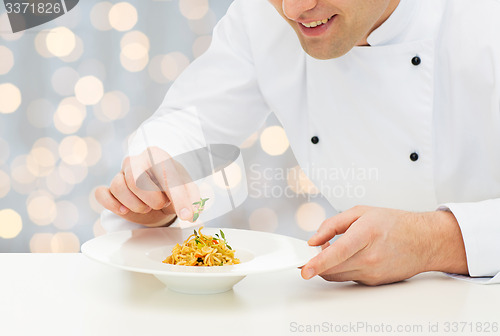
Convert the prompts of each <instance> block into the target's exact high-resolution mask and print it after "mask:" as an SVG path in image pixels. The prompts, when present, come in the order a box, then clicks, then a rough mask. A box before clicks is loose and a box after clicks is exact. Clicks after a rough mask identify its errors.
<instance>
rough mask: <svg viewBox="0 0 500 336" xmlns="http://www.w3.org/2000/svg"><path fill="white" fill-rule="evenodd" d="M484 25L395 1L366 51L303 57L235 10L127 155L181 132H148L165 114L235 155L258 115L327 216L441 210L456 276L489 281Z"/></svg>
mask: <svg viewBox="0 0 500 336" xmlns="http://www.w3.org/2000/svg"><path fill="white" fill-rule="evenodd" d="M498 17H500V2H499V1H496V0H483V1H476V0H401V3H400V5H399V6H398V8H397V9H396V10H395V12H394V13H393V14H392V15H391V16H390V17H389V19H388V20H387V21H386V22H385V23H384V24H382V25H381V26H380V27H379V28H378V29H376V30H375V31H374V32H373V33H372V34H371V35H370V36H369V37H368V43H369V44H370V46H369V47H354V48H353V49H352V50H351V51H349V52H348V53H347V54H346V55H344V56H342V57H340V58H337V59H331V60H317V59H314V58H312V57H310V56H308V55H307V54H306V53H305V52H304V51H303V50H302V48H301V46H300V44H299V41H298V38H297V36H296V34H295V32H294V31H293V30H292V29H291V27H290V26H289V25H288V23H286V22H285V21H284V20H283V18H281V16H279V14H278V13H277V11H276V10H275V9H274V8H273V7H272V6H271V5H270V4H269V3H268V2H267V0H235V1H234V3H233V4H232V6H231V7H230V9H229V11H228V13H227V15H226V16H225V17H224V18H223V19H222V20H221V21H220V22H219V23H218V25H217V26H216V28H215V30H214V34H213V41H212V44H211V46H210V48H209V50H208V51H207V52H206V53H205V54H204V55H202V56H201V57H199V58H198V59H197V60H196V61H195V62H193V64H192V65H191V66H190V67H188V69H187V70H186V71H185V72H184V73H183V74H182V75H181V76H180V77H179V78H178V79H177V81H176V82H175V83H174V85H173V86H172V87H171V89H170V90H169V92H168V93H167V95H166V98H165V100H164V102H163V104H162V105H161V107H160V108H159V110H158V111H157V112H156V114H155V115H154V116H153V117H152V119H151V120H150V121H149V126H148V127H149V129H148V131H147V133H148V142H147V144H146V143H143V144H140V143H136V144H135V146H136V148H140V147H141V146H145V145H152V144H156V145H159V146H160V147H161V146H162V145H161V144H162V143H163V144H165V143H174V142H176V141H175V139H176V138H178V137H180V136H184V137H185V136H186V134H189V130H188V129H187V128H186V127H188V126H186V124H191V123H189V122H186V120H184V122H183V121H181V120H180V121H179V122H175V121H172V120H169V121H168V122H167V123H163V124H162V122H161V120H162V118H167V117H166V116H167V115H169V113H171V112H172V111H179V110H182V109H191V108H194V109H195V110H196V111H197V115H198V116H199V118H200V124H201V126H202V128H203V132H204V134H205V138H206V141H207V142H210V143H230V144H237V145H238V144H241V142H242V141H243V140H244V139H245V138H247V137H248V136H249V135H250V134H252V133H253V132H255V131H256V130H257V129H258V128H259V127H260V126H261V125H262V124H263V123H264V121H265V119H266V118H267V116H268V114H269V113H270V112H271V111H272V112H274V113H275V114H276V115H277V117H278V118H279V120H280V121H281V123H282V125H283V127H284V129H285V131H286V133H287V135H288V138H289V140H290V144H291V148H292V149H293V152H294V154H295V156H296V158H297V160H298V162H299V164H300V165H301V166H302V167H303V169H304V170H305V172H306V173H308V175H309V177H310V179H311V180H312V181H313V182H314V183H315V184H316V185H317V186H318V187H319V188H320V189H321V190H322V192H323V194H324V196H325V197H326V198H327V199H328V200H329V201H330V203H331V204H332V205H333V206H334V207H335V208H336V209H337V210H339V211H343V210H346V209H348V208H350V207H352V206H354V205H357V204H364V205H372V206H382V207H389V208H397V209H404V210H410V211H433V210H436V209H438V208H441V209H448V210H450V211H452V212H453V214H454V215H455V217H456V218H457V220H458V223H459V225H460V228H461V230H462V235H463V239H464V243H465V248H466V253H467V262H468V268H469V272H470V275H471V276H493V275H495V274H497V273H499V272H500V20H498ZM166 124H168V126H167V125H166ZM151 125H160V126H158V127H156V128H155V126H151ZM165 127H170V130H169V131H168V132H167V131H165V129H166V128H165ZM182 134H183V135H182ZM313 137H316V138H315V139H314V140H317V143H316V144H315V143H313V142H316V141H311V139H312V138H313ZM138 142H140V141H139V140H138Z"/></svg>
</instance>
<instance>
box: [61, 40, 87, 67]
mask: <svg viewBox="0 0 500 336" xmlns="http://www.w3.org/2000/svg"><path fill="white" fill-rule="evenodd" d="M83 49H84V48H83V40H82V39H81V38H80V37H78V36H75V47H74V48H73V50H72V51H71V52H70V53H69V54H68V55H66V56H63V57H61V58H60V59H61V60H62V61H64V62H66V63H72V62H76V61H78V60H79V59H80V57H82V55H83V51H84V50H83Z"/></svg>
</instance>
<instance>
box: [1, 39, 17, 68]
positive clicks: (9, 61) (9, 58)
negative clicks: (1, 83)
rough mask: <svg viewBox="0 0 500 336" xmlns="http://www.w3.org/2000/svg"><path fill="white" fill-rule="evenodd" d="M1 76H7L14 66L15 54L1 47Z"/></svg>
mask: <svg viewBox="0 0 500 336" xmlns="http://www.w3.org/2000/svg"><path fill="white" fill-rule="evenodd" d="M0 60H2V61H1V62H0V75H5V74H6V73H8V72H9V71H10V69H12V67H13V66H14V54H13V53H12V51H10V49H9V48H7V47H6V46H3V45H0Z"/></svg>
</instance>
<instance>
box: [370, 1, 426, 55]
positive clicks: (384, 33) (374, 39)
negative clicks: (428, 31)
mask: <svg viewBox="0 0 500 336" xmlns="http://www.w3.org/2000/svg"><path fill="white" fill-rule="evenodd" d="M419 1H420V0H400V2H399V5H398V7H396V9H395V10H394V12H393V13H392V14H391V16H389V18H388V19H387V20H386V21H385V22H384V23H382V25H380V27H378V28H377V29H375V30H374V31H373V32H372V33H371V34H370V35H369V36H368V39H367V41H368V44H369V45H370V46H383V45H389V44H397V43H401V42H404V41H405V38H406V37H407V31H408V28H409V27H410V23H412V22H413V21H415V20H416V18H415V16H416V13H417V12H418V9H419V8H418V6H419Z"/></svg>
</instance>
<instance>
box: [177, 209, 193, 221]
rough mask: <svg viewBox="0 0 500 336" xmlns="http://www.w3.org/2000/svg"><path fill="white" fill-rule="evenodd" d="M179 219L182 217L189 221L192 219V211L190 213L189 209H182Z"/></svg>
mask: <svg viewBox="0 0 500 336" xmlns="http://www.w3.org/2000/svg"><path fill="white" fill-rule="evenodd" d="M179 217H180V218H181V219H182V220H188V219H191V211H189V210H188V209H186V208H184V209H182V210H181V211H180V212H179Z"/></svg>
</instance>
